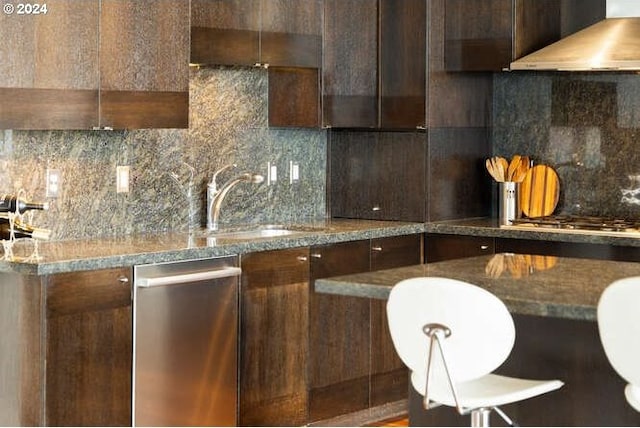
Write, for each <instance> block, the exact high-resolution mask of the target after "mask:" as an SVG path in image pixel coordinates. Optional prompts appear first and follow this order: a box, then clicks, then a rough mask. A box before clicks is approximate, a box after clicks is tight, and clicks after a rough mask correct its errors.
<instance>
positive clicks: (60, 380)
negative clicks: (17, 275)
mask: <svg viewBox="0 0 640 428" xmlns="http://www.w3.org/2000/svg"><path fill="white" fill-rule="evenodd" d="M131 276H132V275H131V270H130V269H128V268H127V269H108V270H100V271H89V272H77V273H68V274H58V275H52V276H51V277H49V278H48V280H47V284H46V296H45V307H46V338H45V343H46V355H47V364H46V391H45V394H46V397H45V400H46V407H45V409H46V410H45V411H46V422H45V425H46V426H113V425H116V426H118V425H119V426H127V425H131V368H132V363H131V361H132V352H133V343H132V340H133V339H132V334H133V332H132V310H131V281H130V278H131Z"/></svg>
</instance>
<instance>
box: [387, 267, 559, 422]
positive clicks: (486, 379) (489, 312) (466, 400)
mask: <svg viewBox="0 0 640 428" xmlns="http://www.w3.org/2000/svg"><path fill="white" fill-rule="evenodd" d="M387 315H388V320H389V329H390V332H391V337H392V340H393V344H394V346H395V348H396V351H397V353H398V355H399V356H400V358H401V359H402V361H403V362H404V363H405V365H407V367H409V369H410V370H411V383H412V385H413V387H414V388H415V390H416V391H417V392H419V393H420V394H421V395H423V396H424V407H425V409H429V408H432V407H435V406H437V405H445V406H450V407H455V408H456V409H457V411H458V413H460V414H461V415H464V414H470V415H471V426H474V427H475V426H489V416H490V413H491V411H492V410H496V413H498V414H499V415H500V416H501V417H502V418H503V419H504V420H505V421H506V422H507V423H508V424H510V425H512V426H513V425H514V423H513V421H511V420H510V419H509V418H508V417H507V416H506V415H505V414H504V412H502V411H501V410H500V409H499V408H498V406H501V405H504V404H509V403H514V402H517V401H522V400H525V399H528V398H531V397H535V396H537V395H541V394H545V393H547V392H550V391H553V390H556V389H558V388H560V387H561V386H562V385H563V382H561V381H559V380H530V379H520V378H515V377H507V376H501V375H496V374H492V373H491V372H493V371H494V370H495V369H496V368H498V367H499V366H500V365H501V364H502V363H503V362H504V361H505V360H506V359H507V357H508V356H509V354H510V353H511V349H512V348H513V345H514V342H515V326H514V323H513V318H512V317H511V314H510V313H509V311H508V310H507V308H506V306H505V305H504V303H503V302H502V301H501V300H500V299H498V298H497V297H496V296H495V295H493V294H491V293H490V292H488V291H487V290H485V289H483V288H480V287H477V286H475V285H472V284H469V283H466V282H463V281H458V280H454V279H449V278H438V277H421V278H411V279H407V280H404V281H401V282H399V283H398V284H396V285H395V286H394V287H393V289H392V290H391V294H390V296H389V301H388V303H387ZM436 345H437V346H436Z"/></svg>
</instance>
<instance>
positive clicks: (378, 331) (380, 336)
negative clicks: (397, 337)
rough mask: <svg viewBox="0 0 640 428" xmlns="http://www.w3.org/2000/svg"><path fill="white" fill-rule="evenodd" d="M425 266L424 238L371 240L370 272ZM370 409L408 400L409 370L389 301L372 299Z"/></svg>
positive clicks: (418, 235) (412, 236)
mask: <svg viewBox="0 0 640 428" xmlns="http://www.w3.org/2000/svg"><path fill="white" fill-rule="evenodd" d="M420 263H422V235H420V234H417V235H406V236H397V237H390V238H378V239H372V240H371V270H372V271H375V270H381V269H392V268H396V267H401V266H411V265H417V264H420ZM370 303H371V306H370V307H371V351H370V352H371V379H370V406H371V407H375V406H380V405H384V404H387V403H391V402H394V401H398V400H403V399H406V398H407V391H408V388H409V370H408V369H407V367H406V366H405V365H404V363H403V362H402V360H400V357H398V354H397V353H396V350H395V347H394V346H393V341H392V340H391V333H390V332H389V325H388V321H387V301H386V300H376V299H371V301H370Z"/></svg>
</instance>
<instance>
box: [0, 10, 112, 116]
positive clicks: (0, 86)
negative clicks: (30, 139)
mask: <svg viewBox="0 0 640 428" xmlns="http://www.w3.org/2000/svg"><path fill="white" fill-rule="evenodd" d="M99 13H100V8H99V2H98V1H97V0H93V1H82V2H78V1H75V0H58V1H56V2H55V4H49V8H48V10H47V13H46V14H40V15H32V16H18V15H9V14H5V13H3V14H1V15H0V28H2V39H3V43H2V45H1V46H0V58H2V60H1V61H0V129H51V128H56V129H83V128H84V129H86V128H91V127H92V126H95V125H96V124H97V123H98V104H97V100H98V84H99V70H98V22H99ZM78 23H81V25H78Z"/></svg>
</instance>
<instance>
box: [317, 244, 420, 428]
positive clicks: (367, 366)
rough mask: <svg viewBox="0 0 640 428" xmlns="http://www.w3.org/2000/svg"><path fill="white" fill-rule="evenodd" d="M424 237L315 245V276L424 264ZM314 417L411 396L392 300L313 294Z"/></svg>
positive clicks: (320, 417)
mask: <svg viewBox="0 0 640 428" xmlns="http://www.w3.org/2000/svg"><path fill="white" fill-rule="evenodd" d="M421 246H422V236H421V235H407V236H399V237H390V238H380V239H372V240H371V241H368V240H367V241H355V242H347V243H342V244H333V245H327V246H322V247H314V248H312V249H311V280H312V282H313V281H314V280H316V279H319V278H326V277H329V276H337V275H347V274H351V273H358V272H367V271H369V270H378V269H390V268H393V267H399V266H407V265H413V264H419V263H421V262H422V251H421ZM310 296H311V297H310V299H309V303H310V322H309V341H310V345H309V346H310V348H309V350H310V357H309V358H310V361H309V367H310V369H309V422H316V421H320V420H323V419H330V418H333V417H338V416H341V415H345V414H348V413H352V412H357V411H360V410H365V409H368V408H371V407H375V406H379V405H383V404H387V403H391V402H394V401H398V400H402V399H405V398H406V393H407V385H408V371H407V369H406V367H405V366H404V364H403V363H402V361H401V360H400V359H399V358H398V357H397V355H396V352H395V349H394V347H393V343H392V342H391V336H390V334H389V330H388V327H387V318H386V302H385V301H381V300H374V299H362V298H357V297H343V296H332V295H326V294H320V293H314V292H313V291H312V292H311V294H310Z"/></svg>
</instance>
